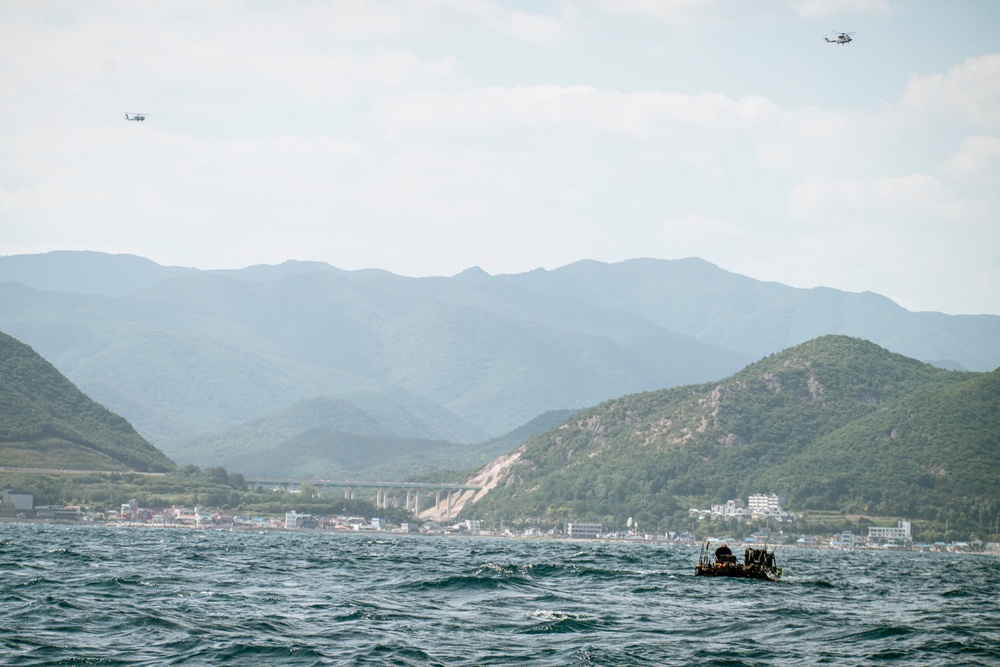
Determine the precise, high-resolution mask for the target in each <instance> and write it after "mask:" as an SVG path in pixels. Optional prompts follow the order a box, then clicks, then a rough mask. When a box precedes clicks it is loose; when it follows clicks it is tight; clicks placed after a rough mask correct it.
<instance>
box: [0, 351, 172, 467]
mask: <svg viewBox="0 0 1000 667" xmlns="http://www.w3.org/2000/svg"><path fill="white" fill-rule="evenodd" d="M0 467H15V468H65V469H80V470H134V471H139V472H162V471H167V470H171V469H173V468H174V464H173V463H172V462H171V461H170V460H169V459H168V458H167V457H166V456H164V455H163V453H162V452H160V451H159V450H157V449H156V448H155V447H153V446H152V445H151V444H149V443H148V442H146V441H145V440H144V439H143V438H142V436H140V435H139V434H138V433H136V432H135V430H134V429H133V428H132V426H131V425H130V424H129V423H128V422H127V421H125V420H124V419H122V418H121V417H119V416H118V415H116V414H114V413H112V412H110V411H108V410H107V409H106V408H104V407H103V406H101V405H100V404H98V403H96V402H94V401H93V400H91V399H90V398H89V397H87V396H86V395H85V394H84V393H83V392H81V391H80V390H79V389H77V387H76V386H75V385H74V384H73V383H72V382H70V381H69V380H67V379H66V378H65V377H64V376H63V375H62V374H60V373H59V371H57V370H56V369H55V368H54V367H53V366H52V365H51V364H50V363H48V362H47V361H45V360H44V359H43V358H42V357H40V356H39V355H38V354H36V353H35V351H34V350H32V349H31V348H30V347H28V346H27V345H25V344H24V343H21V342H20V341H18V340H16V339H14V338H12V337H10V336H8V335H7V334H4V333H0Z"/></svg>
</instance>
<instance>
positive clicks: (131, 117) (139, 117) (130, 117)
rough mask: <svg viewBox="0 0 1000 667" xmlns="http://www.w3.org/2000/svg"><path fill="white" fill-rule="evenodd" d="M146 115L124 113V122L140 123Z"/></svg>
mask: <svg viewBox="0 0 1000 667" xmlns="http://www.w3.org/2000/svg"><path fill="white" fill-rule="evenodd" d="M147 115H148V114H144V113H128V112H126V113H125V120H134V121H138V122H140V123H141V122H142V121H144V120H146V116H147Z"/></svg>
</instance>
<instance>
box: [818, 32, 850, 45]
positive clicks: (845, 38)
mask: <svg viewBox="0 0 1000 667" xmlns="http://www.w3.org/2000/svg"><path fill="white" fill-rule="evenodd" d="M856 34H857V33H856V32H831V33H830V34H829V35H827V36H826V37H824V38H823V39H825V40H826V41H827V42H829V43H830V44H850V43H851V35H856ZM831 36H832V37H833V39H830V37H831Z"/></svg>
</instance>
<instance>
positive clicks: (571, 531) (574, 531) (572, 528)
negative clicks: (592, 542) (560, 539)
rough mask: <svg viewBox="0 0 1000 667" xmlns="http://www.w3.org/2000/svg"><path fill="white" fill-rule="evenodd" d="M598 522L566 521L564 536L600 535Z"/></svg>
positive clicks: (588, 537) (581, 537) (587, 536)
mask: <svg viewBox="0 0 1000 667" xmlns="http://www.w3.org/2000/svg"><path fill="white" fill-rule="evenodd" d="M601 528H602V526H601V524H599V523H567V524H566V536H567V537H576V538H580V539H594V538H597V537H600V536H601Z"/></svg>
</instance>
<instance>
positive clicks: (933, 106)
mask: <svg viewBox="0 0 1000 667" xmlns="http://www.w3.org/2000/svg"><path fill="white" fill-rule="evenodd" d="M903 107H904V109H907V110H911V111H914V112H916V113H945V114H948V115H952V116H955V117H958V118H961V119H964V120H967V121H970V122H973V123H977V124H981V125H983V126H986V127H989V128H991V129H992V128H998V127H1000V53H991V54H987V55H984V56H979V57H975V58H968V59H966V60H965V61H964V62H962V63H961V64H960V65H956V66H955V67H952V68H951V69H950V70H949V71H948V73H947V74H930V75H919V74H917V75H914V76H912V77H911V78H910V81H909V82H908V83H907V85H906V90H905V91H904V92H903Z"/></svg>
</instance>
